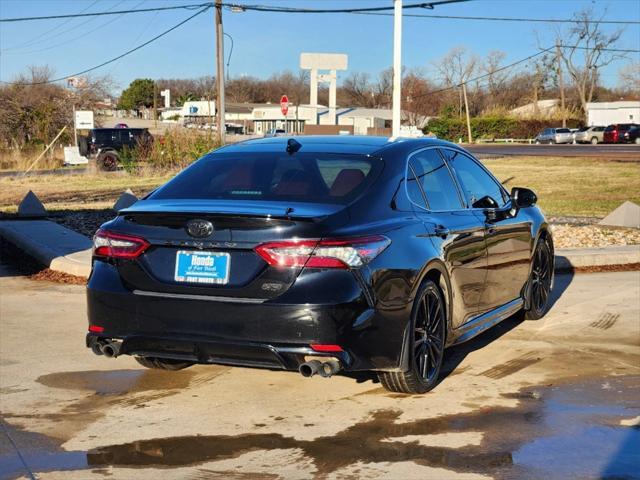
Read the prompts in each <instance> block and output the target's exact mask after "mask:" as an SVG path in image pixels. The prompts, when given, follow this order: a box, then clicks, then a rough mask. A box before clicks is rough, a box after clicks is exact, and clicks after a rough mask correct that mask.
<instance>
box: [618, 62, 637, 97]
mask: <svg viewBox="0 0 640 480" xmlns="http://www.w3.org/2000/svg"><path fill="white" fill-rule="evenodd" d="M618 77H619V84H620V90H622V91H623V92H625V93H627V94H629V95H635V96H636V97H637V96H639V95H640V62H633V63H629V64H627V65H625V66H624V67H622V68H621V69H620V70H619V71H618Z"/></svg>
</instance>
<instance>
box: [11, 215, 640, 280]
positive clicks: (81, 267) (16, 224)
mask: <svg viewBox="0 0 640 480" xmlns="http://www.w3.org/2000/svg"><path fill="white" fill-rule="evenodd" d="M0 237H4V238H5V239H6V240H8V241H9V242H11V243H13V244H14V245H16V246H17V247H18V248H20V249H22V250H24V252H25V253H27V254H28V255H30V256H32V257H33V258H35V259H36V260H38V261H40V262H42V263H43V264H45V265H47V266H48V267H49V268H50V269H51V270H55V271H57V272H62V273H68V274H70V275H77V276H80V277H88V276H89V273H91V240H90V239H88V238H87V237H85V236H84V235H80V234H79V233H77V232H74V231H73V230H70V229H68V228H65V227H63V226H62V225H58V224H57V223H55V222H51V221H49V220H3V221H0ZM634 263H640V245H624V246H614V247H603V248H564V249H558V250H556V265H555V270H556V271H567V270H572V269H574V268H582V267H599V266H604V265H628V264H634Z"/></svg>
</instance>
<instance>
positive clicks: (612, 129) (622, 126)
mask: <svg viewBox="0 0 640 480" xmlns="http://www.w3.org/2000/svg"><path fill="white" fill-rule="evenodd" d="M637 127H640V125H638V124H637V123H615V124H613V125H609V126H608V127H607V128H605V129H604V136H603V137H604V143H627V142H629V141H630V140H629V135H627V136H626V137H625V133H627V132H629V130H631V129H633V128H637Z"/></svg>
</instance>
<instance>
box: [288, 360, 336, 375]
mask: <svg viewBox="0 0 640 480" xmlns="http://www.w3.org/2000/svg"><path fill="white" fill-rule="evenodd" d="M341 368H342V367H341V366H340V362H338V361H337V360H329V361H326V362H321V361H319V360H311V361H309V362H304V363H303V364H301V365H300V366H299V367H298V371H299V372H300V374H301V375H302V376H303V377H313V376H314V375H315V374H316V373H317V374H318V375H320V376H321V377H324V378H328V377H330V376H332V375H335V374H336V373H338V371H340V369H341Z"/></svg>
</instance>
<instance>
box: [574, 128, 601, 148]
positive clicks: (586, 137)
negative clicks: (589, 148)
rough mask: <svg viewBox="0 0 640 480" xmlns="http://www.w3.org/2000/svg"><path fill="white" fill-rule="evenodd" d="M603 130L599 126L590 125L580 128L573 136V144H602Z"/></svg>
mask: <svg viewBox="0 0 640 480" xmlns="http://www.w3.org/2000/svg"><path fill="white" fill-rule="evenodd" d="M604 129H605V127H603V126H600V125H592V126H591V127H582V128H580V129H579V130H578V131H577V132H575V133H574V134H573V143H591V144H592V145H597V144H598V143H602V142H604Z"/></svg>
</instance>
